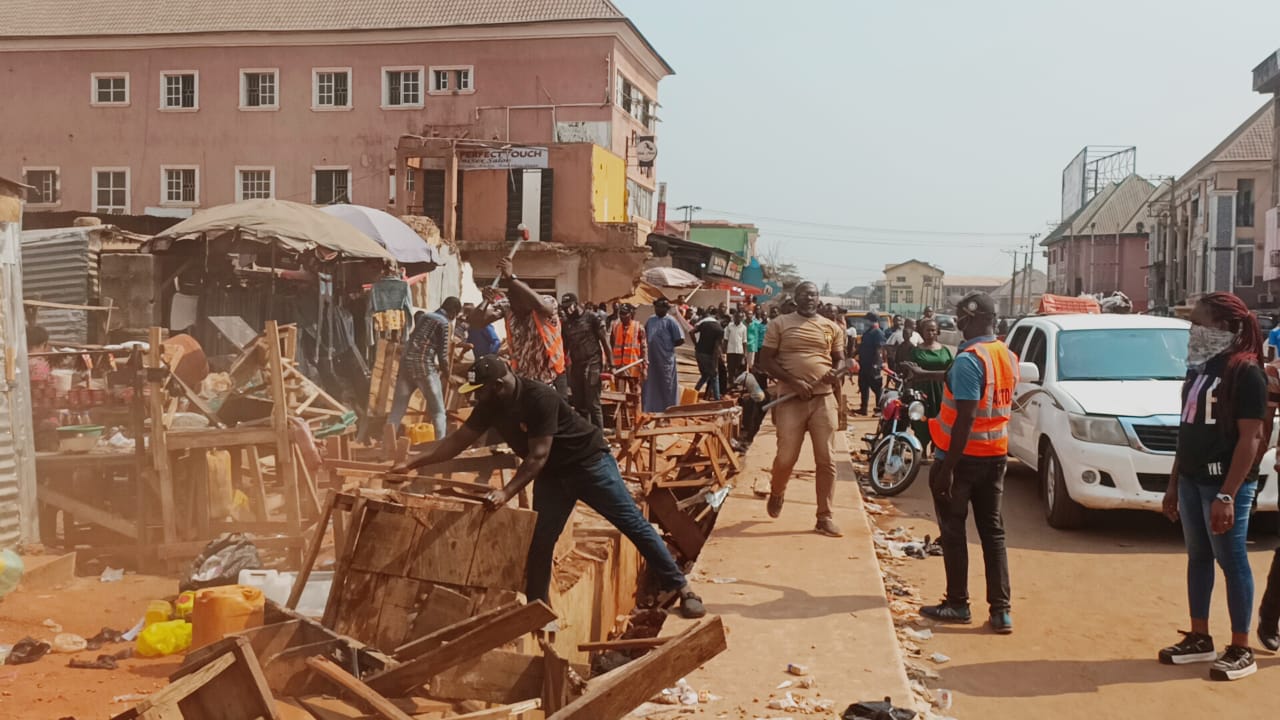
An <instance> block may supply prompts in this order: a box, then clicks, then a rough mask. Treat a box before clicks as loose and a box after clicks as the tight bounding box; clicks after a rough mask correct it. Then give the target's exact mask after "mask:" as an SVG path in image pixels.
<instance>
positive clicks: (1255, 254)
mask: <svg viewBox="0 0 1280 720" xmlns="http://www.w3.org/2000/svg"><path fill="white" fill-rule="evenodd" d="M1275 127H1276V126H1275V106H1274V103H1272V102H1267V103H1266V104H1264V105H1263V106H1262V107H1260V108H1258V109H1257V110H1256V111H1255V112H1254V113H1253V114H1252V115H1250V116H1249V118H1248V119H1246V120H1245V121H1244V122H1243V123H1241V124H1240V126H1239V127H1237V128H1236V129H1235V130H1233V131H1232V132H1231V134H1229V135H1227V137H1226V138H1225V139H1224V140H1223V141H1222V142H1220V143H1218V146H1217V147H1215V148H1214V149H1213V150H1211V151H1210V152H1209V154H1207V155H1205V156H1204V157H1203V158H1201V159H1200V161H1199V162H1197V163H1196V164H1195V165H1193V166H1192V167H1191V169H1190V170H1188V171H1187V172H1185V173H1183V174H1182V175H1181V176H1180V177H1178V179H1177V182H1176V184H1175V185H1174V186H1173V191H1172V193H1170V192H1169V186H1168V183H1164V184H1163V185H1161V187H1160V189H1159V190H1158V192H1157V193H1156V194H1155V195H1154V196H1153V198H1152V200H1151V202H1149V203H1148V206H1149V208H1150V215H1151V217H1150V218H1149V223H1148V228H1147V229H1148V231H1149V232H1150V236H1151V239H1152V242H1151V243H1150V245H1149V250H1148V257H1147V265H1148V266H1149V268H1148V285H1149V293H1148V294H1147V295H1148V297H1149V301H1150V303H1151V306H1152V307H1172V306H1175V305H1182V304H1185V303H1190V302H1194V301H1195V299H1196V298H1197V297H1199V296H1200V295H1203V294H1205V293H1208V292H1214V291H1218V290H1223V291H1227V292H1233V293H1235V294H1236V295H1238V296H1240V298H1241V299H1242V300H1244V301H1245V303H1246V304H1248V305H1249V306H1250V307H1258V306H1260V305H1261V306H1265V307H1275V306H1276V293H1277V287H1276V286H1275V285H1276V283H1275V280H1277V279H1280V255H1278V256H1277V257H1275V258H1274V260H1273V259H1272V258H1270V257H1269V256H1268V255H1269V254H1268V253H1267V252H1266V251H1267V245H1266V231H1267V230H1266V229H1267V223H1268V220H1269V219H1270V222H1271V223H1274V222H1275V215H1274V213H1272V214H1271V215H1270V216H1268V207H1267V206H1268V199H1269V198H1270V197H1271V196H1272V187H1273V183H1274V180H1273V178H1272V166H1271V162H1272V154H1273V152H1274V147H1275V139H1274V133H1275ZM1277 249H1280V248H1277ZM1273 263H1274V267H1273ZM1268 280H1270V281H1272V282H1271V285H1272V286H1271V287H1267V286H1266V285H1265V284H1264V283H1266V282H1267V281H1268ZM1130 297H1131V298H1132V299H1136V298H1133V296H1130Z"/></svg>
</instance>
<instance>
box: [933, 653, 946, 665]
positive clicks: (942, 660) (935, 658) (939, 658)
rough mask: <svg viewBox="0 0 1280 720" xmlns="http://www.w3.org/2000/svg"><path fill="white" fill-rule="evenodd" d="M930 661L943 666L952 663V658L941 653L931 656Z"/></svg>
mask: <svg viewBox="0 0 1280 720" xmlns="http://www.w3.org/2000/svg"><path fill="white" fill-rule="evenodd" d="M929 659H930V660H932V661H934V662H936V663H938V664H939V665H941V664H943V663H948V662H951V658H949V657H947V656H946V655H943V654H942V653H940V652H936V653H934V654H932V655H930V656H929Z"/></svg>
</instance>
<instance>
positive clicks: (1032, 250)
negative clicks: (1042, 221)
mask: <svg viewBox="0 0 1280 720" xmlns="http://www.w3.org/2000/svg"><path fill="white" fill-rule="evenodd" d="M1039 239H1040V233H1032V234H1031V240H1030V242H1029V243H1028V244H1027V265H1026V270H1025V271H1024V272H1023V273H1022V292H1023V295H1025V296H1026V300H1025V301H1024V302H1023V303H1022V309H1023V311H1024V312H1026V313H1027V314H1030V313H1031V280H1032V277H1031V273H1032V271H1034V270H1035V269H1036V261H1035V255H1036V240H1039Z"/></svg>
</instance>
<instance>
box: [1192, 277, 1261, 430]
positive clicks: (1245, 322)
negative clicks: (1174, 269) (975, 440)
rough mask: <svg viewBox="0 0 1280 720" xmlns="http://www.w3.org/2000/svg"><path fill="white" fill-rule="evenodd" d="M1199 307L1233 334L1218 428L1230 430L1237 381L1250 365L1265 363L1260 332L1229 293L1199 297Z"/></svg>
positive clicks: (1248, 313) (1224, 379) (1224, 373)
mask: <svg viewBox="0 0 1280 720" xmlns="http://www.w3.org/2000/svg"><path fill="white" fill-rule="evenodd" d="M1197 304H1198V305H1203V306H1204V307H1205V309H1207V310H1208V311H1209V314H1210V315H1211V316H1212V317H1213V319H1214V320H1216V321H1218V322H1223V323H1226V325H1227V330H1229V331H1231V332H1232V333H1234V334H1235V336H1236V337H1235V340H1234V341H1232V343H1231V345H1230V347H1228V348H1227V350H1226V351H1225V352H1224V353H1223V355H1225V356H1226V359H1227V364H1226V368H1225V369H1224V370H1223V373H1222V396H1221V397H1222V403H1221V405H1220V406H1219V407H1220V408H1221V411H1222V420H1223V422H1222V423H1221V426H1222V427H1223V428H1224V429H1228V428H1233V427H1234V424H1235V423H1234V421H1235V408H1236V379H1237V378H1239V377H1240V373H1241V372H1242V371H1243V370H1244V369H1245V368H1247V367H1248V366H1249V365H1255V366H1261V365H1263V364H1264V363H1265V362H1266V358H1265V357H1264V355H1263V344H1262V330H1261V329H1259V327H1258V320H1257V318H1255V317H1254V316H1253V313H1251V312H1249V308H1248V307H1247V306H1245V304H1244V302H1243V301H1242V300H1241V299H1240V298H1238V297H1236V296H1235V295H1233V294H1231V293H1229V292H1214V293H1209V294H1208V295H1205V296H1204V297H1202V298H1200V300H1199V302H1198V303H1197Z"/></svg>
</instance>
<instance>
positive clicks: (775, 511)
mask: <svg viewBox="0 0 1280 720" xmlns="http://www.w3.org/2000/svg"><path fill="white" fill-rule="evenodd" d="M765 509H766V510H768V511H769V517H771V518H776V517H778V516H779V515H781V514H782V496H781V495H772V494H770V495H769V502H768V503H766V504H765Z"/></svg>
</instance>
